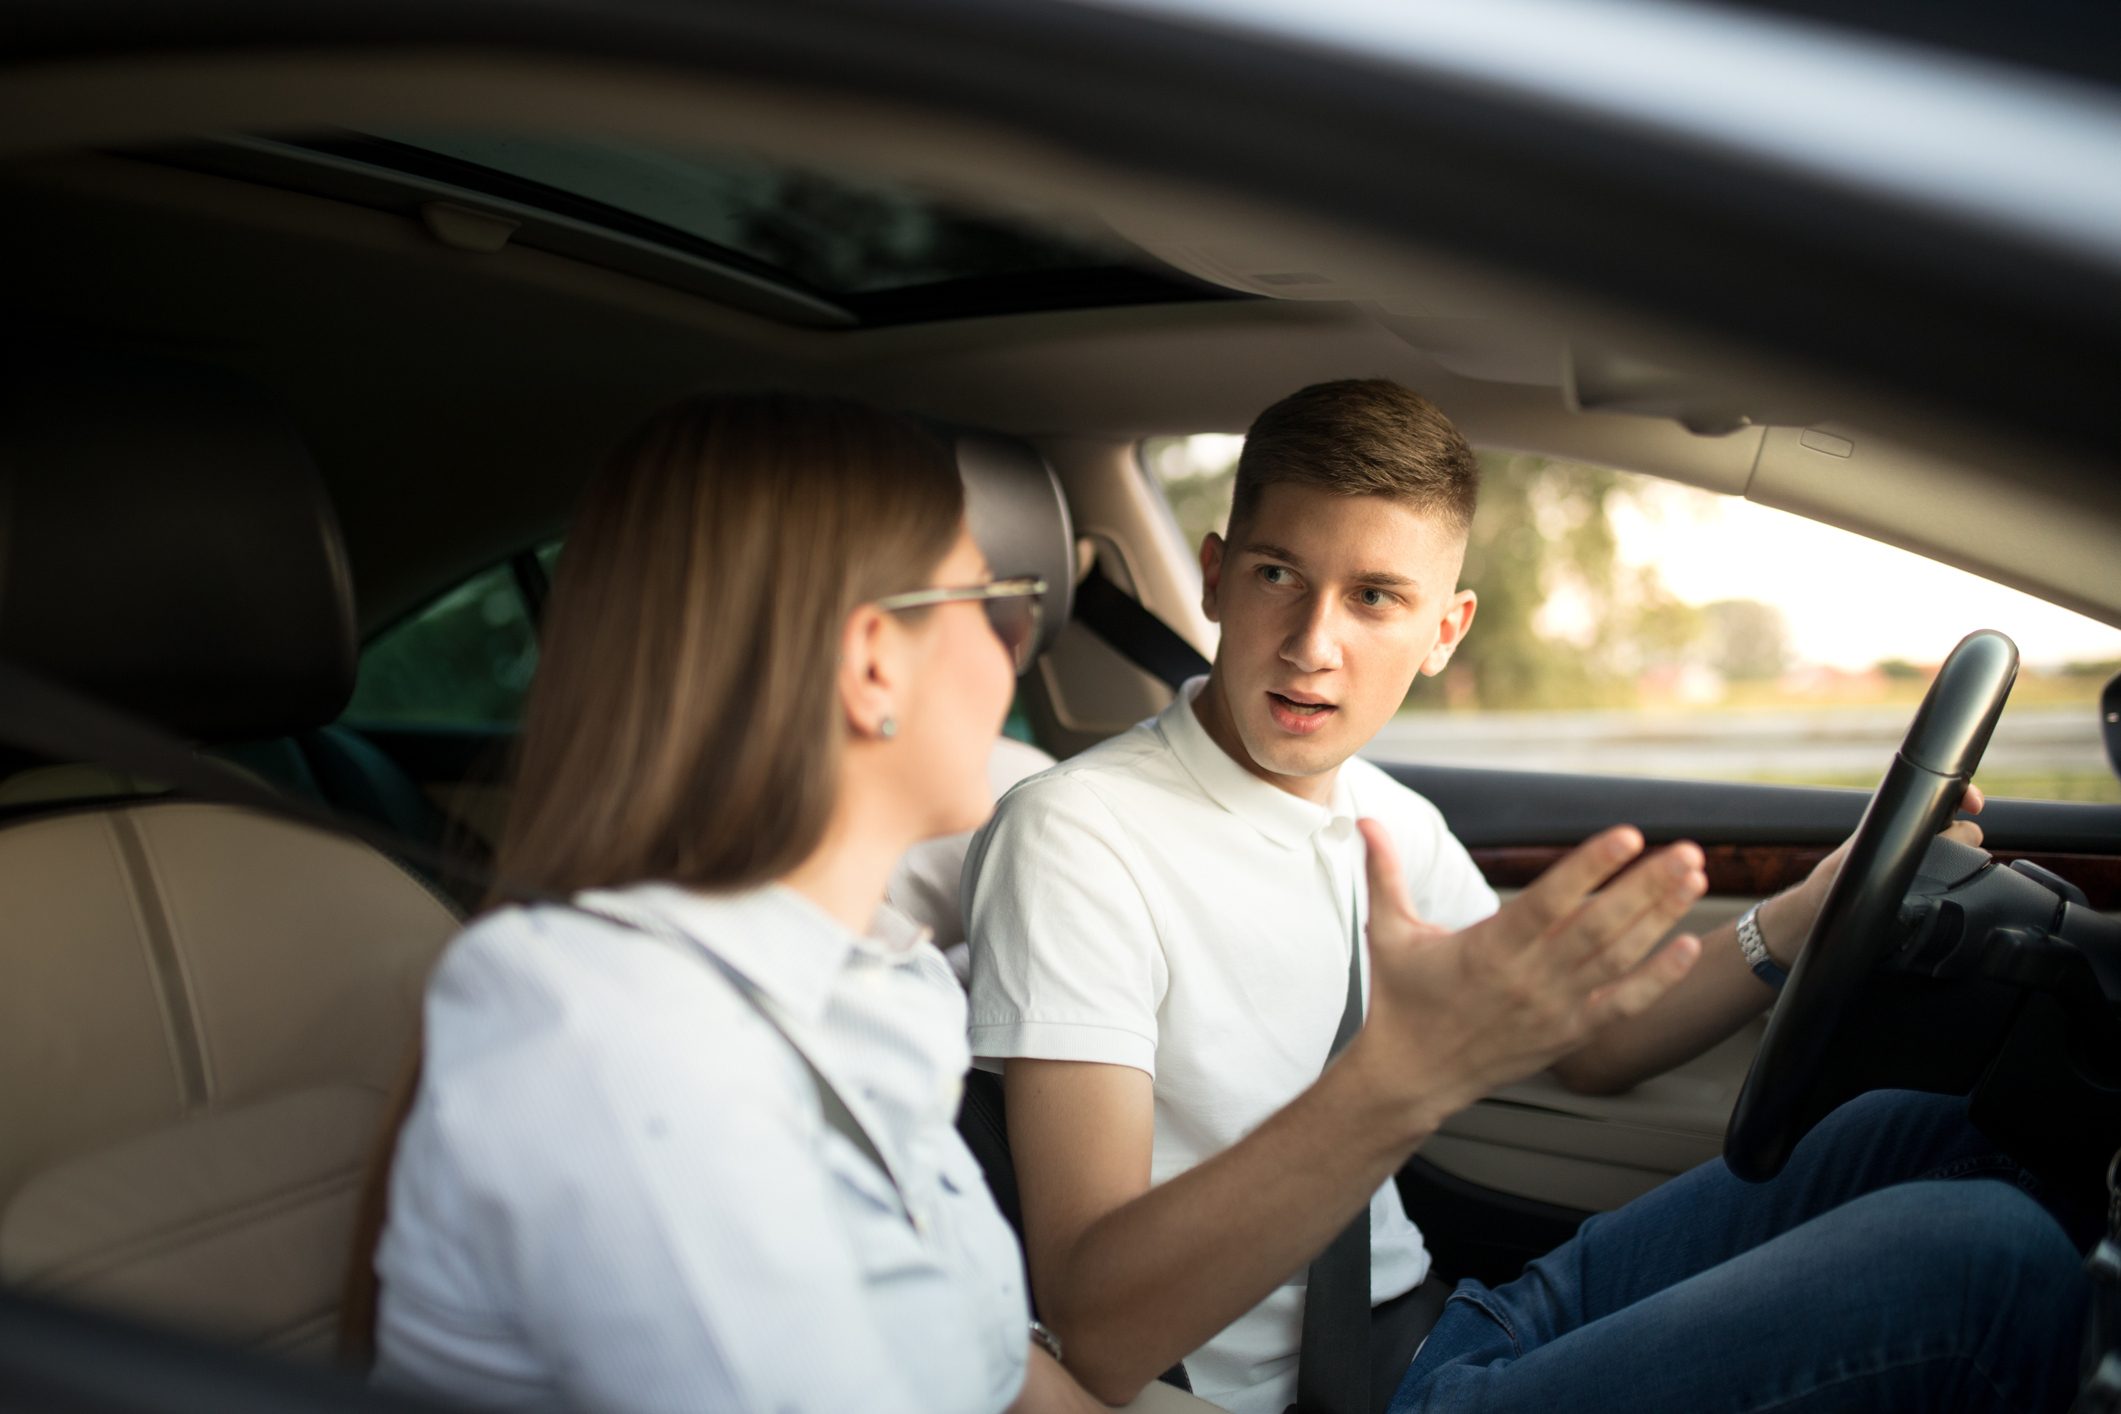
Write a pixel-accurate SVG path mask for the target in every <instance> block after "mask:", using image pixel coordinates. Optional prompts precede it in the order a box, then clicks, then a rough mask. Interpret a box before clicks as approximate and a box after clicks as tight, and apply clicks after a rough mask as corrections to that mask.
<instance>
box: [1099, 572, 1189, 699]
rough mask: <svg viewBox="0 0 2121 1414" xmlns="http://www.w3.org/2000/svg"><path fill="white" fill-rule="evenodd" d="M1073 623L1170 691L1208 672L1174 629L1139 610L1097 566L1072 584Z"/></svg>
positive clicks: (1135, 602) (1131, 598)
mask: <svg viewBox="0 0 2121 1414" xmlns="http://www.w3.org/2000/svg"><path fill="white" fill-rule="evenodd" d="M1073 612H1074V617H1075V621H1076V622H1077V623H1079V624H1081V625H1082V626H1083V627H1084V628H1087V629H1089V630H1090V631H1091V632H1092V633H1094V634H1096V635H1097V636H1098V637H1099V638H1101V639H1103V640H1104V641H1105V642H1106V643H1108V644H1110V645H1111V646H1112V647H1113V648H1114V649H1115V650H1117V652H1118V653H1119V655H1120V656H1121V657H1122V658H1125V659H1126V660H1127V661H1128V662H1130V663H1132V664H1133V665H1134V666H1135V667H1137V668H1140V669H1141V670H1142V671H1143V672H1145V673H1147V674H1149V675H1150V676H1151V677H1153V678H1156V679H1158V680H1160V681H1161V682H1163V683H1164V684H1165V685H1166V686H1168V687H1170V688H1171V690H1172V691H1174V692H1176V691H1177V690H1178V689H1179V688H1181V687H1183V686H1185V684H1186V680H1187V679H1188V678H1197V677H1199V676H1200V675H1201V674H1202V673H1205V672H1206V671H1208V660H1207V659H1206V658H1203V657H1201V656H1200V650H1199V649H1198V648H1195V647H1194V646H1193V645H1192V644H1190V643H1188V642H1186V640H1185V639H1183V638H1181V637H1179V634H1178V630H1176V629H1174V628H1172V627H1171V625H1169V624H1167V623H1165V622H1164V621H1163V620H1162V619H1160V618H1158V617H1157V616H1156V615H1154V614H1152V613H1150V612H1149V611H1148V610H1147V609H1145V608H1143V607H1142V602H1141V601H1140V600H1139V599H1136V598H1135V597H1134V596H1133V595H1132V594H1129V593H1128V592H1127V591H1126V590H1124V589H1122V588H1120V587H1119V586H1118V585H1116V584H1114V583H1113V582H1112V580H1111V578H1110V577H1109V576H1107V575H1106V574H1105V571H1104V568H1103V567H1102V566H1098V565H1093V566H1092V567H1091V569H1090V573H1089V575H1088V576H1087V577H1086V578H1085V579H1084V580H1083V582H1082V583H1081V584H1078V585H1076V586H1075V608H1074V611H1073Z"/></svg>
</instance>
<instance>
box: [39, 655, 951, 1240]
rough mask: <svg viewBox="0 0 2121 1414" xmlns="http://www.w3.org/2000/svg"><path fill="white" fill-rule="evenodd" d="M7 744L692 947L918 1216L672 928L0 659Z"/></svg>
mask: <svg viewBox="0 0 2121 1414" xmlns="http://www.w3.org/2000/svg"><path fill="white" fill-rule="evenodd" d="M0 745H7V746H14V747H19V748H22V749H25V750H29V751H33V752H36V753H37V754H38V755H40V756H46V757H50V758H52V759H54V760H58V761H82V762H87V763H90V764H93V765H97V766H104V767H110V768H115V769H117V770H120V771H123V772H125V773H126V774H128V775H133V776H138V777H140V778H142V779H144V780H150V781H157V782H160V783H161V784H163V785H166V786H169V787H170V788H172V789H173V790H176V791H178V792H180V793H181V794H182V795H183V796H184V797H185V798H187V799H193V800H203V801H208V802H211V803H214V804H218V805H235V806H240V807H242V808H243V809H246V810H254V811H257V812H258V813H259V814H261V815H269V816H272V817H273V818H275V819H280V820H286V821H290V822H292V823H294V824H297V825H306V826H308V827H310V828H311V829H315V830H322V831H324V832H325V833H326V834H332V835H340V836H345V837H350V838H353V839H357V840H359V841H361V843H363V844H366V845H368V846H370V847H371V848H374V849H377V850H380V851H381V852H383V853H384V854H388V855H392V856H395V857H396V858H398V859H401V860H403V861H405V862H406V863H408V864H410V865H412V866H413V867H415V868H417V869H420V870H423V871H425V872H427V873H428V874H430V875H434V876H437V877H442V876H447V877H450V878H454V879H457V880H459V881H461V882H464V883H468V884H471V885H473V886H475V887H476V888H478V889H479V890H480V891H481V892H484V893H489V894H491V895H492V896H494V897H497V898H507V899H510V900H512V901H515V902H519V903H542V904H548V905H552V906H555V907H560V908H569V909H573V910H574V911H576V912H580V913H590V914H593V915H595V916H596V917H598V918H601V919H603V920H604V921H605V922H607V923H611V924H614V925H616V926H619V927H624V928H630V929H632V930H633V931H636V932H640V933H644V934H647V935H649V936H652V937H657V938H660V939H662V940H664V941H666V942H667V941H673V940H675V941H682V942H684V943H686V945H688V946H689V947H691V948H692V949H693V950H694V951H696V952H698V953H699V954H701V955H703V956H704V957H706V958H707V960H708V961H709V962H710V963H711V964H713V965H714V967H715V968H716V969H717V970H719V971H721V972H722V973H723V974H724V975H725V977H726V978H727V979H728V980H729V982H730V984H731V985H732V986H733V987H735V988H736V991H737V993H738V995H739V996H741V997H742V998H743V999H744V1000H745V1001H746V1002H747V1003H749V1004H750V1005H751V1007H752V1008H753V1010H755V1011H756V1012H758V1014H759V1015H760V1016H761V1017H762V1018H764V1020H765V1022H766V1024H767V1025H768V1026H770V1027H772V1028H773V1029H774V1031H775V1032H777V1033H778V1034H779V1035H780V1037H781V1039H782V1040H783V1041H785V1042H786V1043H787V1045H788V1048H789V1049H790V1050H792V1051H794V1052H795V1054H796V1058H797V1059H798V1060H800V1061H802V1063H803V1065H804V1067H805V1068H806V1069H807V1070H808V1071H809V1072H810V1078H811V1080H812V1081H813V1082H814V1083H815V1085H816V1087H817V1095H818V1108H819V1110H820V1112H821V1113H822V1115H823V1117H824V1120H825V1122H826V1123H827V1124H829V1125H831V1126H832V1127H833V1128H834V1129H836V1130H838V1131H839V1133H840V1134H841V1136H842V1137H843V1138H845V1139H846V1140H847V1141H848V1142H849V1143H851V1144H852V1145H854V1147H855V1150H856V1152H858V1153H860V1154H861V1155H863V1156H864V1157H865V1158H867V1159H868V1160H869V1162H871V1163H872V1164H875V1165H876V1167H877V1170H878V1172H880V1173H881V1174H882V1175H883V1176H884V1181H885V1182H886V1183H888V1184H890V1185H891V1188H892V1190H893V1191H894V1192H895V1193H897V1194H898V1196H899V1204H900V1207H901V1208H902V1209H903V1210H904V1211H905V1212H906V1214H907V1216H908V1218H909V1220H910V1218H911V1216H912V1210H911V1208H910V1207H908V1206H907V1204H906V1196H905V1192H904V1190H903V1189H901V1188H900V1186H899V1182H898V1176H897V1175H896V1174H895V1173H893V1172H892V1169H891V1166H890V1165H889V1164H888V1163H886V1162H885V1161H884V1156H883V1153H882V1151H881V1150H879V1149H878V1148H877V1146H876V1142H875V1140H874V1139H872V1138H871V1137H870V1135H869V1133H868V1131H867V1130H865V1129H864V1128H863V1127H862V1124H861V1121H860V1120H858V1119H856V1118H855V1116H854V1112H853V1111H852V1110H850V1109H848V1107H847V1103H846V1101H845V1100H843V1099H841V1098H840V1095H839V1092H838V1091H837V1090H835V1089H834V1088H833V1085H832V1082H831V1081H830V1080H827V1079H826V1078H825V1073H824V1072H823V1071H821V1070H819V1069H818V1067H817V1063H816V1062H815V1061H813V1060H812V1059H811V1058H810V1055H809V1053H808V1052H806V1051H805V1050H804V1049H803V1048H802V1047H801V1046H800V1045H797V1044H796V1041H795V1038H794V1037H792V1036H790V1035H789V1034H788V1031H787V1028H786V1027H784V1026H783V1025H782V1024H781V1021H780V1019H779V1018H778V1017H776V1016H775V1015H773V1013H772V1012H771V1011H770V1010H769V1009H768V1008H767V1006H766V1004H765V1001H764V999H763V998H762V997H759V996H758V995H757V994H756V993H755V992H754V990H753V989H752V988H751V987H750V985H749V983H748V982H746V981H745V980H744V979H743V978H742V977H741V976H740V975H738V974H737V973H736V972H735V971H734V969H732V968H731V967H730V966H729V964H728V963H726V962H724V961H723V960H722V959H721V958H720V957H718V956H716V955H715V954H714V953H713V951H712V950H710V949H708V948H706V947H704V946H702V945H700V944H698V943H697V942H695V941H693V940H691V939H689V938H684V937H683V936H682V935H677V934H675V930H674V929H670V928H667V927H658V926H651V925H650V924H648V923H646V922H644V921H642V920H641V919H638V918H632V917H623V916H619V914H618V912H617V910H614V909H611V908H609V907H608V906H599V907H596V908H585V907H583V906H582V905H581V904H578V903H576V902H575V901H574V900H572V899H567V898H561V897H558V896H556V895H552V894H546V893H542V892H539V891H537V890H534V889H524V888H520V887H514V886H511V885H510V884H509V883H508V881H507V880H505V879H499V878H497V877H496V876H495V875H494V874H493V872H492V871H491V870H488V869H486V868H484V867H483V866H481V865H478V864H475V863H472V862H471V861H468V860H464V859H458V858H455V857H453V856H450V855H447V854H445V853H443V852H442V851H441V850H438V849H435V848H434V847H433V846H431V845H429V844H427V843H425V842H424V841H420V840H414V839H408V838H406V837H405V836H403V835H400V834H398V833H397V832H396V831H395V830H392V829H389V828H387V827H385V826H382V825H377V824H373V823H371V822H369V821H366V820H355V819H350V818H347V817H345V816H341V815H340V814H338V813H337V812H336V811H333V810H330V809H327V808H326V807H324V806H322V805H318V804H316V803H314V802H312V801H308V800H304V799H301V798H299V797H295V796H287V795H282V794H280V793H279V792H278V791H275V790H273V789H272V788H271V787H269V786H266V785H263V784H261V783H260V782H258V781H257V780H255V779H253V778H252V777H251V776H249V775H246V774H245V773H243V772H241V771H238V770H236V769H235V768H233V767H231V766H228V765H226V764H225V763H223V762H220V761H216V760H214V759H213V758H212V757H207V756H200V755H198V754H197V753H196V752H194V751H193V750H192V749H191V748H190V747H189V746H188V745H187V744H186V743H185V742H184V741H182V740H181V739H180V738H178V737H177V736H176V735H175V734H174V733H172V732H169V731H168V730H166V729H164V728H163V727H160V726H157V725H155V724H154V723H151V722H149V721H147V720H146V719H144V718H141V717H136V716H134V715H133V714H132V713H130V712H124V711H121V710H119V709H118V708H115V707H112V706H110V705H108V704H107V703H103V702H100V701H98V700H96V699H95V698H93V697H91V696H89V695H87V694H85V693H82V692H80V691H78V690H76V689H74V688H71V687H67V686H65V685H64V684H61V683H58V682H55V681H53V680H51V679H49V678H46V677H44V676H43V675H41V674H38V673H33V672H30V671H28V670H26V669H23V668H18V667H16V666H14V665H13V664H10V663H8V662H6V661H4V660H0ZM98 803H107V802H98Z"/></svg>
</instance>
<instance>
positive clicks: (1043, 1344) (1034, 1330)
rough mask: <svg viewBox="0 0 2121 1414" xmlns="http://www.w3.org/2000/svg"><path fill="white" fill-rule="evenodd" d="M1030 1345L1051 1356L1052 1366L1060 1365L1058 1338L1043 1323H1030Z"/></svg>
mask: <svg viewBox="0 0 2121 1414" xmlns="http://www.w3.org/2000/svg"><path fill="white" fill-rule="evenodd" d="M1031 1343H1032V1344H1033V1345H1035V1346H1037V1347H1038V1348H1039V1349H1041V1350H1043V1351H1045V1352H1046V1353H1047V1354H1048V1355H1051V1356H1052V1357H1053V1363H1054V1364H1056V1365H1058V1364H1061V1363H1062V1361H1061V1343H1060V1337H1059V1336H1057V1335H1055V1334H1054V1333H1053V1332H1052V1331H1050V1330H1047V1329H1046V1325H1045V1322H1043V1321H1033V1322H1032V1323H1031Z"/></svg>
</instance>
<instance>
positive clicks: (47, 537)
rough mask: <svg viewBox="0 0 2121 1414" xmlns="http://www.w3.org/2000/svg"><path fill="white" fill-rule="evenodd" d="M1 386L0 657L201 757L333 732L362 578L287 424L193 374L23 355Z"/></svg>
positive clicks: (350, 659) (350, 671)
mask: <svg viewBox="0 0 2121 1414" xmlns="http://www.w3.org/2000/svg"><path fill="white" fill-rule="evenodd" d="M0 378H4V380H5V381H4V384H0V657H5V658H7V659H8V660H10V661H12V662H15V663H19V664H21V665H23V666H26V667H31V668H36V669H40V670H42V671H44V672H47V673H49V674H51V675H52V676H54V677H57V678H59V679H61V680H63V681H66V682H69V683H71V684H73V685H74V686H76V687H79V688H81V689H83V690H85V691H88V692H92V693H95V694H97V695H99V696H101V697H103V698H105V699H106V700H108V701H110V702H112V703H114V704H116V705H119V706H122V707H126V708H129V709H131V710H133V711H136V712H139V713H142V714H144V715H146V716H149V717H152V718H154V719H155V720H157V721H160V722H162V723H163V724H164V725H166V726H168V727H170V728H172V729H173V730H176V731H178V732H181V733H183V734H185V735H187V736H189V737H192V738H194V739H197V740H201V741H235V740H242V739H245V738H255V737H265V736H277V735H281V734H284V733H288V732H293V731H298V730H302V729H305V728H308V727H313V726H317V725H319V724H321V723H324V722H328V721H330V720H331V719H332V718H334V717H336V716H337V715H338V714H339V711H340V709H341V708H343V707H344V706H345V705H346V699H347V696H348V695H349V694H350V693H351V692H352V690H353V679H354V664H355V630H354V616H353V591H352V580H351V577H350V575H349V573H348V571H347V564H346V551H345V546H344V544H343V542H342V541H341V540H340V538H339V527H338V521H337V519H336V517H335V516H334V515H333V514H332V510H331V504H330V502H329V501H328V500H327V498H326V496H325V494H324V486H323V482H322V480H321V478H320V477H319V476H318V473H317V469H316V465H315V464H314V463H313V462H312V461H311V460H310V457H309V453H308V450H307V449H306V448H305V447H304V446H303V445H302V441H301V438H300V437H299V436H298V435H297V434H296V432H295V430H294V428H293V426H292V425H291V424H290V423H289V422H288V421H287V419H286V418H285V417H284V416H282V415H281V414H280V413H279V412H278V411H277V410H276V409H275V408H274V407H273V406H272V405H271V404H270V403H269V402H268V401H267V400H266V399H265V398H264V397H263V396H262V395H261V394H260V393H259V391H258V390H256V389H254V388H252V387H250V386H249V385H247V384H245V383H243V382H241V381H240V380H238V379H236V378H234V377H233V376H231V375H229V374H226V373H222V372H219V371H216V370H210V369H204V368H197V367H193V366H190V365H183V364H173V363H164V362H159V361H150V360H147V359H141V358H132V357H120V356H111V355H100V354H99V355H49V356H43V357H39V358H34V359H32V358H26V357H20V356H17V357H12V358H9V359H7V360H5V362H4V363H0Z"/></svg>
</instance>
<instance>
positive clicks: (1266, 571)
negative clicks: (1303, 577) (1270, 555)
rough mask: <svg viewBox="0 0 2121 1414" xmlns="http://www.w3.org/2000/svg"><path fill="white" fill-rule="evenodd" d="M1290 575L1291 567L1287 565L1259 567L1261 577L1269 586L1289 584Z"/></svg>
mask: <svg viewBox="0 0 2121 1414" xmlns="http://www.w3.org/2000/svg"><path fill="white" fill-rule="evenodd" d="M1288 574H1289V567H1288V566H1287V565H1261V566H1260V567H1259V577H1260V578H1261V579H1263V580H1265V581H1266V582H1267V583H1269V584H1287V583H1288V582H1289V580H1288Z"/></svg>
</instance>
